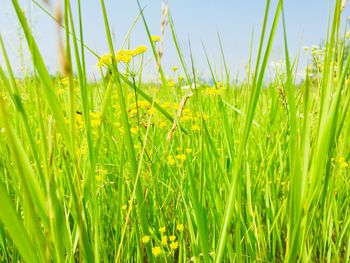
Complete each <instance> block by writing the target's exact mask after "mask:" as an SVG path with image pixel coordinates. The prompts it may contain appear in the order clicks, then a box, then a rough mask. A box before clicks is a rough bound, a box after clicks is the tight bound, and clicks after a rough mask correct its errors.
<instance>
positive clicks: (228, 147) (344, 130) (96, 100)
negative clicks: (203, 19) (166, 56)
mask: <svg viewBox="0 0 350 263" xmlns="http://www.w3.org/2000/svg"><path fill="white" fill-rule="evenodd" d="M62 2H63V4H62V6H61V9H60V11H57V12H56V13H55V14H50V13H49V11H47V15H49V16H52V19H55V20H56V21H57V23H58V25H59V28H60V31H59V32H60V38H59V41H60V43H59V46H60V51H59V52H58V55H59V56H60V58H61V60H60V61H61V69H62V70H61V72H60V74H57V75H55V76H53V75H51V73H50V72H49V70H48V68H47V67H46V66H45V63H44V58H43V57H42V56H41V51H40V49H39V48H38V45H37V43H36V39H35V38H34V37H33V33H32V31H31V28H30V26H29V24H28V21H27V18H26V16H25V14H24V13H23V11H22V9H21V6H20V4H19V3H18V1H17V0H12V5H13V8H14V10H15V11H16V14H17V18H18V21H19V23H20V25H21V30H23V33H24V35H25V39H26V42H27V45H28V49H29V51H30V53H31V57H32V63H33V66H34V68H35V70H34V72H33V74H31V75H28V76H26V77H23V78H18V77H16V76H15V74H14V73H13V68H12V66H11V56H12V55H11V54H9V53H8V52H7V49H6V46H7V45H11V43H4V41H3V40H2V39H1V37H0V47H1V52H0V53H1V54H2V56H3V58H4V61H5V62H6V63H4V65H1V66H0V261H1V262H33V263H38V262H350V195H349V193H350V180H349V163H348V162H349V158H350V140H349V135H350V121H349V104H350V93H349V87H350V76H349V72H350V71H349V67H350V56H348V53H347V52H346V47H347V43H348V40H347V39H348V35H347V34H346V29H345V30H344V28H343V27H342V24H343V23H344V21H343V16H342V10H343V6H342V4H343V3H342V2H341V1H340V0H335V1H334V6H333V13H332V14H331V16H330V19H329V21H330V22H329V29H328V34H327V36H325V43H324V46H323V47H312V48H309V49H308V52H301V53H299V54H298V55H297V56H296V57H291V56H290V54H289V49H288V31H287V30H286V25H285V22H284V21H285V20H284V9H283V1H282V0H280V1H278V4H277V6H276V7H275V8H272V4H271V1H270V0H267V1H266V9H265V10H262V12H265V15H264V20H263V21H262V23H261V28H260V31H259V32H260V35H259V36H256V37H255V38H254V39H252V42H253V41H257V42H258V43H259V45H258V47H259V48H258V49H257V50H253V48H252V47H253V45H251V46H250V47H248V48H250V50H251V52H250V53H251V56H250V57H249V58H247V59H248V61H249V63H248V67H247V74H246V77H245V78H244V79H243V80H240V81H234V77H233V76H232V75H231V73H230V71H229V69H228V67H227V66H226V65H227V61H226V58H225V52H224V48H223V45H222V43H221V40H220V36H218V43H219V44H218V49H219V50H220V54H221V58H220V59H221V61H222V65H223V71H222V72H220V73H219V74H218V73H217V71H216V69H215V68H214V67H213V63H212V62H211V61H210V59H209V58H208V56H207V57H206V59H207V65H206V66H207V67H208V68H209V69H210V72H211V76H210V79H211V80H212V81H210V82H205V81H203V80H201V78H199V77H198V76H197V73H196V72H197V65H196V64H195V62H194V60H193V59H192V56H191V57H190V58H187V57H184V55H183V54H184V53H183V49H184V48H189V49H191V46H190V45H189V47H183V46H181V45H180V44H179V41H178V39H177V35H176V30H175V27H176V24H175V23H174V22H173V20H172V18H171V15H170V13H169V12H167V10H163V11H164V12H163V19H164V21H167V23H165V22H164V26H165V24H167V30H169V31H168V32H169V34H168V37H170V39H168V41H170V40H171V41H172V42H173V43H174V45H175V47H176V50H177V54H178V58H179V64H178V65H174V67H173V69H172V73H171V74H169V75H166V74H165V73H164V70H163V68H162V63H161V57H162V41H163V39H162V38H163V36H162V35H160V36H158V35H155V34H153V33H152V32H150V30H149V27H148V24H147V17H145V16H144V14H143V13H142V6H141V5H140V3H139V2H138V1H136V2H135V3H136V4H138V6H139V9H140V14H139V16H138V17H137V19H136V20H135V23H142V24H143V25H144V29H145V31H146V32H147V35H148V38H149V42H148V43H129V42H128V41H126V44H125V46H123V47H116V46H115V45H114V43H113V38H112V34H111V26H110V24H109V18H108V16H107V12H106V6H105V2H104V0H100V2H101V10H100V11H101V15H102V16H103V18H104V25H105V27H104V29H103V30H104V31H105V35H106V42H108V43H109V49H110V50H109V52H108V53H107V54H96V53H95V52H94V51H93V49H91V48H90V47H88V46H87V45H86V44H85V43H84V34H83V32H84V30H86V29H85V28H84V25H83V23H82V22H81V21H82V20H81V18H82V16H83V15H84V14H82V13H81V12H80V9H78V10H79V12H77V13H73V12H72V9H71V6H70V1H69V0H65V1H62ZM78 3H79V4H78V6H79V7H80V1H78ZM37 4H38V5H39V3H37ZM41 7H42V8H43V9H45V5H42V6H41ZM73 20H76V21H78V23H77V24H75V23H73ZM345 23H346V21H345ZM278 28H281V29H282V30H283V32H284V54H285V57H284V65H283V66H282V67H281V68H280V70H278V71H276V74H275V75H274V77H273V78H272V79H270V80H268V81H267V77H266V75H267V67H268V64H269V61H270V55H271V50H272V46H273V42H274V39H275V36H276V30H277V29H278ZM130 31H132V26H131V28H130ZM87 52H89V53H92V54H94V55H95V56H96V64H97V65H98V67H99V68H100V70H101V78H100V79H99V80H95V81H91V80H89V79H88V76H87V73H86V67H87V65H86V63H85V56H86V53H87ZM146 54H147V55H150V56H151V57H152V63H151V64H150V63H148V64H147V66H152V67H154V68H155V69H157V72H158V73H159V74H157V76H155V78H154V81H144V77H143V71H144V70H145V69H144V66H145V55H146ZM204 54H206V52H204ZM300 55H305V56H306V55H307V56H310V58H312V59H311V61H312V63H311V65H310V67H309V68H308V69H307V71H306V73H305V78H304V79H303V80H299V79H298V78H297V74H298V70H299V68H298V60H299V56H300ZM188 60H189V61H191V63H186V61H188Z"/></svg>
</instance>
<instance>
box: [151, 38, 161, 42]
mask: <svg viewBox="0 0 350 263" xmlns="http://www.w3.org/2000/svg"><path fill="white" fill-rule="evenodd" d="M151 40H152V41H153V42H154V43H156V42H159V41H160V36H151Z"/></svg>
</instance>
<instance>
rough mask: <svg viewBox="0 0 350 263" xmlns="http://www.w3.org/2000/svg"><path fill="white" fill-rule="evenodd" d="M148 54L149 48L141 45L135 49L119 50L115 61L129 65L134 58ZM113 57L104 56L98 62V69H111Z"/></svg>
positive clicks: (109, 55)
mask: <svg viewBox="0 0 350 263" xmlns="http://www.w3.org/2000/svg"><path fill="white" fill-rule="evenodd" d="M145 52H147V46H144V45H141V46H138V47H136V48H135V49H121V50H118V51H117V53H116V55H115V60H116V61H117V62H123V63H125V64H127V63H129V62H130V61H131V60H132V58H133V57H136V56H138V55H141V54H143V53H145ZM112 58H113V57H112V55H111V54H105V55H103V56H102V57H101V58H100V59H99V61H98V62H97V66H98V67H107V68H108V67H110V66H111V65H112Z"/></svg>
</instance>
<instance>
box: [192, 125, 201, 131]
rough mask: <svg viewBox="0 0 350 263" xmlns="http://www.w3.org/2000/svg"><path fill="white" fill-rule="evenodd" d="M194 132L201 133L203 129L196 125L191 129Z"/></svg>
mask: <svg viewBox="0 0 350 263" xmlns="http://www.w3.org/2000/svg"><path fill="white" fill-rule="evenodd" d="M191 130H192V131H200V130H201V127H199V126H198V125H197V124H194V125H193V126H192V128H191Z"/></svg>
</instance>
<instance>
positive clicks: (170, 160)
mask: <svg viewBox="0 0 350 263" xmlns="http://www.w3.org/2000/svg"><path fill="white" fill-rule="evenodd" d="M167 161H168V164H169V165H170V166H173V165H175V163H176V161H175V159H174V158H173V157H172V156H168V159H167Z"/></svg>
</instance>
